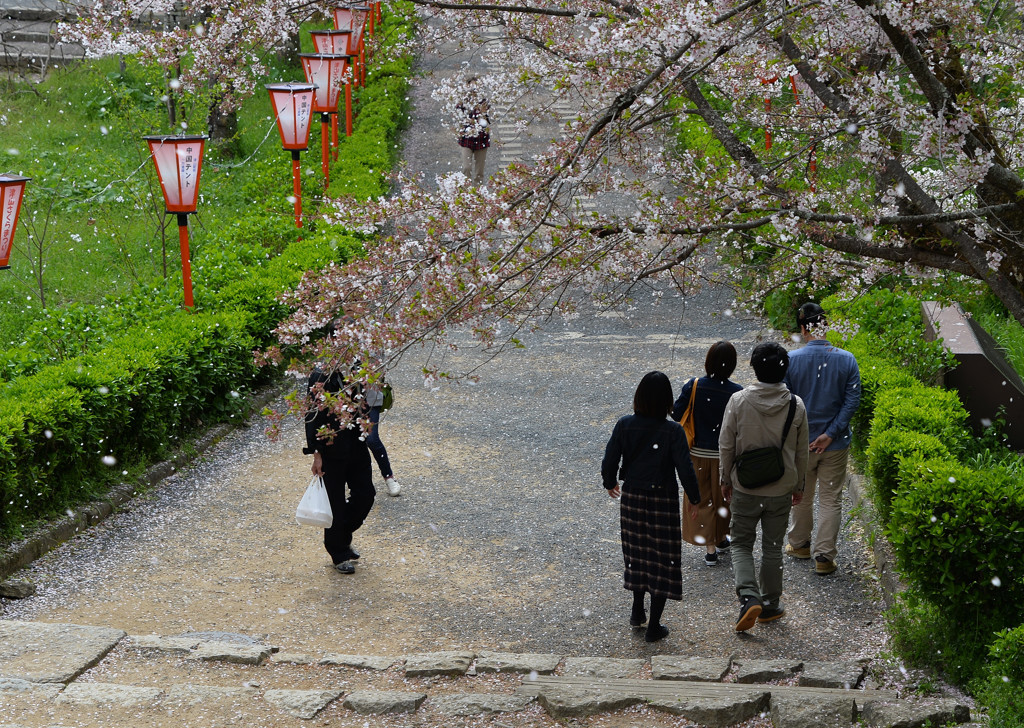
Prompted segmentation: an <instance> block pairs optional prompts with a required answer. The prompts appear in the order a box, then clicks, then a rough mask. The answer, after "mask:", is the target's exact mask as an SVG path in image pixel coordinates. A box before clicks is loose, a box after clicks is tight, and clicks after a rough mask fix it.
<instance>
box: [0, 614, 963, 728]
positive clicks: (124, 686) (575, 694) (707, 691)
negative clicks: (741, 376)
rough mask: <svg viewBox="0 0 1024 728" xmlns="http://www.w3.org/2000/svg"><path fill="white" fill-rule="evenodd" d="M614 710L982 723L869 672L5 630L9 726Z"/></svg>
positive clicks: (530, 721) (398, 721)
mask: <svg viewBox="0 0 1024 728" xmlns="http://www.w3.org/2000/svg"><path fill="white" fill-rule="evenodd" d="M612 712H614V713H617V714H623V715H626V716H629V720H630V721H631V722H633V723H634V724H635V723H640V722H642V723H643V724H644V725H648V726H660V725H670V724H673V723H672V719H674V718H676V717H682V718H684V719H686V720H687V721H690V723H689V724H691V725H693V724H696V725H700V726H708V727H709V728H726V727H727V726H733V725H739V724H743V723H745V722H746V721H751V720H754V721H756V720H758V719H759V718H761V719H768V720H770V721H771V725H773V726H775V727H776V728H823V727H836V728H840V727H841V728H846V727H847V726H851V725H853V724H854V723H857V724H858V725H868V726H877V727H879V728H896V727H897V726H898V727H899V728H914V727H916V726H925V725H944V724H947V723H950V722H955V723H963V722H965V721H967V720H969V717H970V716H969V710H968V708H967V706H965V705H962V704H960V703H958V702H957V701H955V700H951V699H932V700H928V699H906V698H904V697H902V696H900V695H898V694H897V693H896V692H893V691H891V690H884V689H878V688H877V686H876V684H875V682H874V678H873V677H872V676H871V671H870V662H869V661H864V660H861V661H838V662H801V661H799V660H792V659H775V660H760V659H746V658H744V657H742V656H733V657H720V658H708V659H701V658H694V657H683V656H674V655H653V656H652V657H651V658H650V659H649V660H648V659H622V658H605V657H597V658H594V657H573V656H564V655H557V654H523V653H506V652H493V651H484V650H482V651H479V652H475V651H468V650H467V651H459V650H448V651H440V652H433V653H423V654H408V655H404V656H398V655H396V656H389V657H380V656H367V655H352V654H344V653H337V652H322V653H319V654H306V653H296V652H288V651H287V650H286V649H283V648H280V647H278V646H272V645H267V644H261V643H258V642H253V641H251V640H247V639H244V638H240V637H238V636H232V635H228V634H217V635H203V634H191V635H188V634H185V635H177V636H157V635H131V636H129V635H127V634H126V633H125V632H124V631H122V630H119V629H114V628H110V627H89V626H82V625H69V624H48V623H42V622H20V621H0V727H2V728H14V727H15V726H39V725H48V726H70V725H103V726H105V727H113V726H122V725H126V726H127V725H130V726H149V725H160V724H161V723H162V721H164V720H167V719H169V718H173V723H174V725H175V726H177V727H178V728H184V727H185V726H192V725H195V726H203V727H204V728H208V727H210V726H217V725H247V726H251V727H255V726H261V725H268V726H269V725H273V726H282V727H286V726H291V725H302V724H304V723H305V722H307V721H312V720H316V721H317V722H318V723H319V724H320V725H337V726H346V725H363V726H367V725H370V721H371V720H372V721H373V724H374V725H391V724H394V725H406V724H409V725H424V724H430V725H433V724H437V725H446V726H447V725H463V724H473V725H477V724H478V723H476V722H474V721H477V720H481V719H485V720H487V721H488V722H489V723H490V724H493V725H495V726H505V725H531V726H532V725H536V726H554V725H558V724H559V722H561V723H562V724H564V723H565V722H566V721H570V722H571V724H573V725H591V724H592V723H590V722H589V721H588V719H589V718H590V717H592V716H598V715H600V714H607V713H612ZM225 715H226V718H225V717H224V716H225ZM491 719H494V720H493V721H492V720H491ZM407 720H412V722H405V721H407ZM225 721H226V722H225ZM858 721H859V723H858ZM676 724H677V723H676ZM595 725H596V724H595Z"/></svg>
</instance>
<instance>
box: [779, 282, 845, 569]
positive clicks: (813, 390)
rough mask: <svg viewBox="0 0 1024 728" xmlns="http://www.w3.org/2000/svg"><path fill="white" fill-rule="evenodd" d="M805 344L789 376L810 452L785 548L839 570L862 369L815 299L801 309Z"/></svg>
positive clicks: (799, 316)
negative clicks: (833, 338) (831, 337)
mask: <svg viewBox="0 0 1024 728" xmlns="http://www.w3.org/2000/svg"><path fill="white" fill-rule="evenodd" d="M797 325H798V326H799V327H800V335H801V336H803V339H804V342H806V343H805V345H804V346H803V347H802V348H800V349H797V350H796V351H794V352H791V353H790V355H789V370H788V371H787V372H786V378H785V382H786V384H787V386H789V389H790V391H791V392H793V394H796V395H797V396H799V397H800V398H801V399H802V400H803V401H804V405H805V406H806V407H807V427H808V436H809V437H808V439H809V440H810V443H809V448H810V457H809V459H808V462H807V480H806V484H805V487H804V498H803V500H802V501H801V502H800V504H799V505H794V506H793V510H792V514H791V520H792V523H791V525H790V527H789V532H788V534H787V540H788V543H787V544H786V553H787V554H789V555H790V556H793V557H795V558H798V559H809V558H811V556H813V557H814V570H815V572H816V573H818V574H820V575H826V574H831V573H832V572H833V571H835V570H836V553H837V549H836V540H837V539H838V537H839V524H840V523H841V522H842V511H843V486H844V485H845V484H846V463H847V458H848V455H849V452H850V419H851V418H852V417H853V413H854V412H855V411H856V410H857V405H858V404H860V370H859V369H858V368H857V360H856V359H855V358H854V356H853V354H851V353H850V352H848V351H844V350H842V349H837V348H835V347H834V346H832V344H830V343H829V342H828V340H827V339H826V338H825V333H826V331H827V329H828V327H827V324H826V321H825V312H824V311H823V310H822V308H821V306H819V305H818V304H816V303H813V302H812V303H805V304H804V305H803V306H801V307H800V309H799V310H798V311H797ZM815 491H817V494H818V531H817V533H816V534H815V535H814V539H813V544H812V539H811V533H812V532H813V531H814V494H815Z"/></svg>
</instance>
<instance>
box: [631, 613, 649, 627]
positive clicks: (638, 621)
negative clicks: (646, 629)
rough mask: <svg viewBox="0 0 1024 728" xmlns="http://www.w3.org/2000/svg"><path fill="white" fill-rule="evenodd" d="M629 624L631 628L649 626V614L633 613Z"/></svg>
mask: <svg viewBox="0 0 1024 728" xmlns="http://www.w3.org/2000/svg"><path fill="white" fill-rule="evenodd" d="M629 624H630V626H631V627H643V626H644V625H645V624H647V612H643V611H641V612H633V613H632V614H631V615H629Z"/></svg>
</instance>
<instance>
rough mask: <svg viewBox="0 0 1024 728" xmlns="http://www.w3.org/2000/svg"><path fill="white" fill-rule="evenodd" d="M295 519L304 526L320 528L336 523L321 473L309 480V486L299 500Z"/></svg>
mask: <svg viewBox="0 0 1024 728" xmlns="http://www.w3.org/2000/svg"><path fill="white" fill-rule="evenodd" d="M295 520H296V521H298V522H299V523H301V524H302V525H304V526H317V527H318V528H330V527H331V525H332V524H333V523H334V514H333V513H332V512H331V501H330V499H329V498H328V497H327V488H325V487H324V479H323V478H321V477H320V476H319V475H315V476H313V479H312V480H311V481H309V487H307V488H306V492H305V494H304V495H303V496H302V500H301V501H299V507H298V508H296V509H295Z"/></svg>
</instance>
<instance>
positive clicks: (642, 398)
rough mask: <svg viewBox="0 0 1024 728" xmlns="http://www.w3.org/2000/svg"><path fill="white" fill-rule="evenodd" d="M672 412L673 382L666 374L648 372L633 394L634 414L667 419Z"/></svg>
mask: <svg viewBox="0 0 1024 728" xmlns="http://www.w3.org/2000/svg"><path fill="white" fill-rule="evenodd" d="M671 411H672V382H670V381H669V380H668V375H666V374H665V373H664V372H659V371H653V372H647V374H645V375H644V378H643V379H641V380H640V384H638V385H637V387H636V392H635V393H634V394H633V412H635V413H636V414H638V415H644V416H645V417H665V416H666V415H667V414H668V413H669V412H671Z"/></svg>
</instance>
